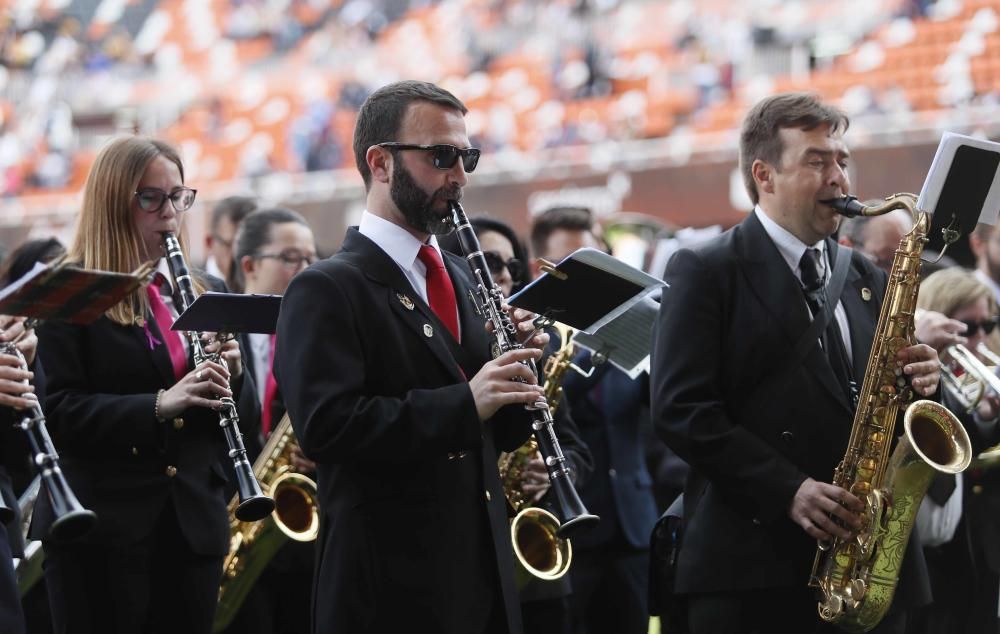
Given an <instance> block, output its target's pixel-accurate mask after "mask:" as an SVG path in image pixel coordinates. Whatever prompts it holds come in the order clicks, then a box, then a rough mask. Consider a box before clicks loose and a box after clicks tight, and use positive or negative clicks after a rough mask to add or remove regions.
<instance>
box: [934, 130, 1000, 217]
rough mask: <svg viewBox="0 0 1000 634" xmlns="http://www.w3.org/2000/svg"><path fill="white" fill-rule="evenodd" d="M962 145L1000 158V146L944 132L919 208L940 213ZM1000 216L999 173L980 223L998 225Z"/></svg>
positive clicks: (995, 176)
mask: <svg viewBox="0 0 1000 634" xmlns="http://www.w3.org/2000/svg"><path fill="white" fill-rule="evenodd" d="M963 145H965V146H969V147H972V148H976V149H978V150H982V151H985V152H991V153H996V154H1000V143H995V142H993V141H986V140H983V139H976V138H973V137H970V136H965V135H963V134H956V133H954V132H945V133H944V135H942V137H941V142H940V143H939V144H938V148H937V151H936V152H935V153H934V160H932V161H931V168H930V171H928V172H927V178H926V180H924V185H923V187H922V188H921V189H920V198H919V199H918V200H917V207H919V208H920V209H922V210H924V211H926V212H928V213H932V214H933V213H934V211H935V210H936V209H937V204H938V200H939V199H940V196H941V191H942V190H943V189H944V185H945V182H946V181H947V179H948V174H949V172H950V171H951V166H952V161H953V160H954V158H955V152H956V151H957V150H958V148H960V147H961V146H963ZM998 214H1000V170H998V171H997V172H996V174H995V175H994V178H993V184H992V186H991V187H990V190H989V193H988V194H987V195H986V200H985V202H984V203H983V207H982V209H981V210H980V213H979V222H981V223H986V224H990V225H995V224H996V222H997V216H998Z"/></svg>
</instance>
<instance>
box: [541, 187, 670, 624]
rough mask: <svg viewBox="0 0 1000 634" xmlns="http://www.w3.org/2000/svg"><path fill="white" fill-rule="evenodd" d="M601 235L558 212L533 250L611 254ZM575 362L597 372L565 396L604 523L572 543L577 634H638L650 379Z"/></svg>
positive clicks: (582, 356) (651, 510)
mask: <svg viewBox="0 0 1000 634" xmlns="http://www.w3.org/2000/svg"><path fill="white" fill-rule="evenodd" d="M597 231H598V230H597V228H596V226H595V224H594V220H593V216H592V214H591V212H590V210H588V209H584V208H575V207H557V208H553V209H549V210H547V211H545V212H543V213H542V214H540V215H539V216H537V217H536V218H535V219H534V222H533V223H532V227H531V247H532V250H533V252H534V253H535V255H536V256H537V257H539V258H543V259H545V260H548V261H550V262H559V261H560V260H562V259H563V258H565V257H566V256H568V255H569V254H571V253H573V252H574V251H576V250H577V249H580V248H583V247H589V248H594V249H599V250H602V251H606V250H607V248H606V246H605V244H604V242H603V241H602V240H601V238H600V236H599V234H598V233H597ZM535 267H536V268H535V273H536V275H537V274H540V271H539V270H538V268H537V267H538V264H537V262H536V263H535ZM575 363H576V364H577V365H578V366H580V367H581V368H582V369H584V370H588V369H590V368H591V367H593V370H594V371H593V374H591V376H590V377H584V376H582V375H580V374H578V373H576V372H572V371H570V372H567V373H566V377H565V379H564V380H563V397H564V400H565V401H566V402H567V403H568V404H569V407H570V411H571V412H572V416H573V419H574V420H575V421H576V424H577V426H578V427H579V429H580V434H581V436H582V440H583V442H584V443H585V444H586V446H587V447H589V448H590V452H591V454H592V455H593V457H594V473H593V475H592V476H591V477H590V478H589V479H588V480H587V481H586V482H585V483H584V484H583V486H581V487H580V489H579V491H580V498H581V499H582V500H583V503H584V504H585V505H586V507H587V509H588V510H589V511H590V512H591V513H594V514H595V515H598V516H600V518H601V522H600V524H598V525H597V526H596V527H595V528H593V529H592V530H590V531H588V532H586V533H583V534H581V535H580V536H579V537H575V538H574V539H573V550H574V552H573V565H572V566H571V567H570V581H571V583H572V584H573V595H572V597H570V602H571V614H572V623H573V626H572V628H573V629H572V631H573V632H574V633H586V632H592V633H599V632H621V633H623V634H624V633H629V632H631V633H636V634H638V633H640V632H645V631H646V629H647V628H648V624H649V612H648V607H647V593H648V581H647V580H648V576H649V537H650V533H651V532H652V530H653V524H655V523H656V518H657V509H656V499H655V497H654V496H653V481H652V478H651V476H650V474H649V470H648V469H647V467H646V458H645V455H646V450H645V444H644V439H645V438H646V437H648V435H646V434H645V433H644V432H645V429H647V428H648V427H649V412H648V409H647V408H646V407H645V403H646V402H647V401H648V399H649V382H648V375H646V374H643V375H642V376H641V377H640V378H637V379H634V380H633V379H631V378H629V376H628V375H626V374H625V373H624V372H622V371H621V370H619V369H617V368H615V367H614V366H612V365H611V364H610V363H604V364H600V365H598V366H596V367H594V366H592V362H591V358H590V353H589V352H588V351H584V350H581V351H578V353H577V356H576V358H575Z"/></svg>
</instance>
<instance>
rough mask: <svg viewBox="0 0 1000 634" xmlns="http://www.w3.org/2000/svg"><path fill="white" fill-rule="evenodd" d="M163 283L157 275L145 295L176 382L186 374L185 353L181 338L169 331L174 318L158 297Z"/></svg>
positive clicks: (173, 331) (162, 279)
mask: <svg viewBox="0 0 1000 634" xmlns="http://www.w3.org/2000/svg"><path fill="white" fill-rule="evenodd" d="M164 281H165V279H164V277H163V275H161V274H159V273H157V274H156V276H155V277H153V283H152V284H149V285H148V286H146V295H147V296H149V307H150V308H151V309H152V310H153V319H155V320H156V325H157V326H159V327H160V334H161V335H162V336H163V340H164V342H165V343H166V344H167V351H168V352H169V353H170V364H171V365H172V366H174V378H175V379H177V380H178V381H179V380H181V378H182V377H183V376H184V375H185V374H187V352H186V351H185V350H184V344H182V343H181V336H180V335H179V334H178V333H177V331H176V330H171V329H170V327H171V326H173V325H174V316H173V315H171V314H170V309H169V308H167V305H166V304H165V303H164V302H163V297H161V296H160V284H162V283H163V282H164Z"/></svg>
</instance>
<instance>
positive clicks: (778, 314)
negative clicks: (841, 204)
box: [737, 213, 853, 410]
mask: <svg viewBox="0 0 1000 634" xmlns="http://www.w3.org/2000/svg"><path fill="white" fill-rule="evenodd" d="M739 229H740V230H741V231H740V234H739V243H738V248H737V253H738V254H739V255H738V257H739V258H740V260H741V268H742V269H743V272H744V274H745V276H746V278H747V281H748V283H749V285H750V288H751V289H752V290H753V292H754V294H756V295H757V297H758V299H759V300H760V302H761V303H762V304H763V305H764V306H765V307H766V309H767V310H768V312H770V313H771V316H772V318H773V319H774V321H775V322H776V323H777V324H778V326H779V327H780V328H781V330H782V331H784V333H785V336H786V337H787V339H788V343H789V345H790V346H795V345H797V344H798V341H799V338H800V337H801V336H802V334H803V333H804V332H805V331H806V329H808V328H809V325H810V323H811V319H810V316H809V307H808V306H807V305H806V302H805V299H804V297H803V295H802V287H801V286H800V284H799V281H798V280H796V279H795V275H794V274H793V273H792V271H791V269H789V268H788V262H786V261H785V259H784V258H783V257H782V256H781V253H780V252H779V251H778V247H777V246H775V244H774V241H772V240H771V238H770V236H768V235H767V232H766V231H765V230H764V226H763V225H762V224H761V223H760V220H758V219H757V216H756V214H753V213H751V214H750V215H749V216H748V217H747V219H746V220H744V221H743V223H742V224H740V226H739ZM831 243H832V241H828V242H827V246H828V247H829V246H830V244H831ZM852 341H853V338H852ZM803 365H804V366H805V368H806V369H807V370H808V371H809V372H810V373H811V374H812V375H813V376H814V377H815V379H816V380H817V382H818V383H820V384H821V385H822V386H823V388H824V389H825V390H826V391H827V392H828V393H829V394H830V395H831V396H832V397H833V398H834V399H836V400H837V402H838V403H840V404H842V405H843V406H844V407H846V408H847V409H848V410H853V408H852V407H851V404H850V403H849V402H848V399H847V394H846V393H845V391H844V390H843V389H841V387H840V381H839V380H838V379H837V376H836V374H834V372H833V368H832V367H831V366H830V362H829V360H828V359H827V357H826V354H825V353H824V352H823V349H822V348H821V347H820V345H819V343H818V339H817V342H816V344H815V345H814V346H813V347H812V348H811V349H810V351H809V353H808V354H807V355H806V357H805V360H804V361H803Z"/></svg>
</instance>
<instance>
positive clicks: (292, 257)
mask: <svg viewBox="0 0 1000 634" xmlns="http://www.w3.org/2000/svg"><path fill="white" fill-rule="evenodd" d="M257 257H258V258H259V259H261V260H267V259H274V260H281V263H282V264H284V265H285V266H287V267H288V268H294V269H298V268H301V267H302V264H303V262H304V263H305V265H306V266H310V265H311V264H313V263H314V262H315V261H316V260H317V258H316V256H315V255H305V254H303V253H299V252H298V251H282V252H281V253H261V254H260V255H258V256H257Z"/></svg>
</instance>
